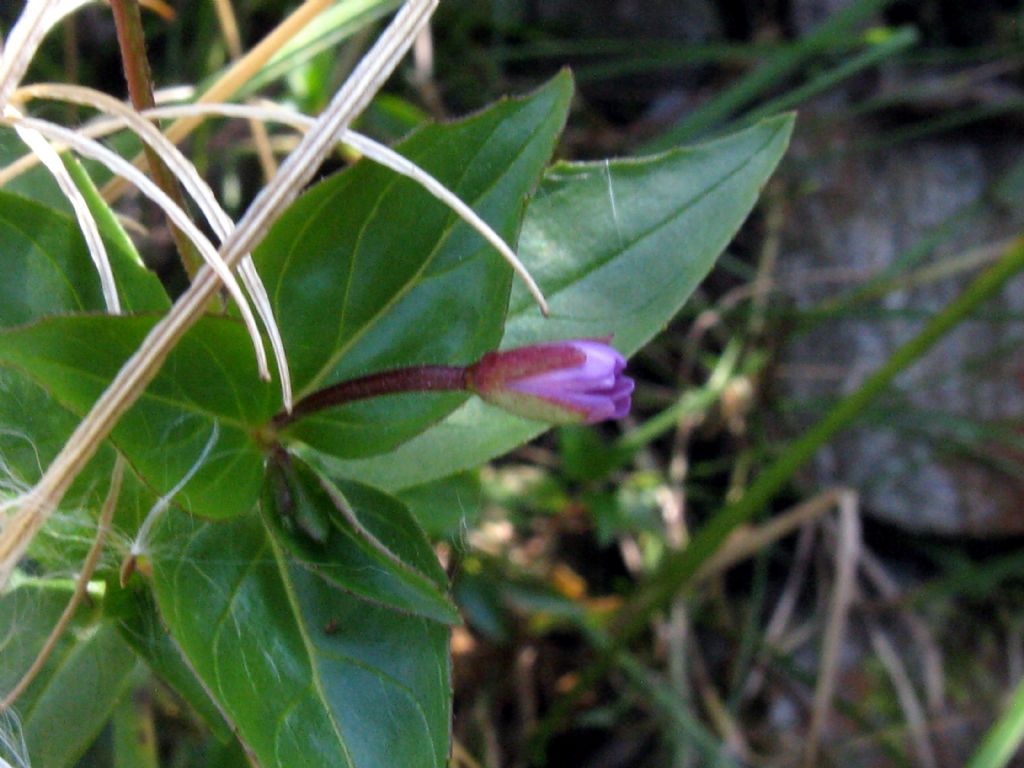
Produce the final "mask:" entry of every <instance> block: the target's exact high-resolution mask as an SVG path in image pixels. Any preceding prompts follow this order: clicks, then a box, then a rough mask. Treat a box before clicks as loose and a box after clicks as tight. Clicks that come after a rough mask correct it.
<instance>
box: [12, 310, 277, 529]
mask: <svg viewBox="0 0 1024 768" xmlns="http://www.w3.org/2000/svg"><path fill="white" fill-rule="evenodd" d="M155 322H156V321H155V318H152V317H113V316H107V315H95V316H92V315H84V316H75V317H52V318H47V319H44V320H41V321H39V322H36V323H34V324H32V325H28V326H23V327H19V328H13V329H10V330H7V331H3V332H0V366H12V367H14V368H16V369H17V370H18V371H20V372H21V373H23V374H25V375H27V376H28V377H31V379H32V380H33V381H34V382H36V383H37V384H38V385H39V387H42V388H44V389H45V390H46V392H47V393H48V394H49V395H50V397H52V398H53V400H55V401H56V402H57V404H59V406H60V407H61V408H63V409H65V410H66V411H67V412H69V413H71V414H74V415H75V416H77V417H82V416H84V415H85V414H86V413H87V412H88V411H89V409H90V408H91V407H92V405H93V403H94V402H95V401H96V399H97V398H98V397H99V395H100V394H101V393H102V391H103V389H104V388H105V387H106V386H107V384H108V383H109V382H110V380H111V379H112V378H113V377H114V376H115V374H116V373H117V371H118V370H119V369H120V368H121V366H122V364H123V363H124V362H125V361H126V360H127V359H128V358H129V357H130V355H131V354H132V353H133V352H134V351H135V349H136V348H137V347H138V346H139V344H141V343H142V340H143V339H144V338H145V335H146V333H147V332H148V331H149V330H150V329H151V328H152V326H153V324H154V323H155ZM23 389H25V391H24V392H23V396H24V397H25V398H27V399H29V400H31V401H32V402H40V401H41V399H42V398H41V396H40V392H39V390H38V388H36V389H31V388H24V387H23ZM275 398H276V391H275V390H274V389H273V387H272V386H271V385H269V384H267V383H265V382H260V381H259V380H258V378H257V373H256V366H255V362H254V359H253V355H252V348H251V346H250V343H249V340H248V337H247V336H246V334H245V331H244V329H243V328H242V326H241V325H240V324H239V323H238V322H236V321H234V320H230V319H226V318H214V317H207V318H204V319H202V320H200V322H199V323H197V324H196V326H195V327H194V328H193V329H192V330H191V331H190V332H189V333H187V334H186V335H185V336H184V337H183V338H182V340H181V342H180V343H179V344H178V345H177V346H176V347H175V349H174V350H173V351H172V352H171V353H170V355H169V356H168V358H167V361H166V362H165V363H164V365H163V367H162V369H161V371H160V373H159V374H158V376H157V377H156V378H155V379H154V381H153V382H152V383H151V384H150V386H149V387H148V388H147V390H146V391H145V393H143V395H142V396H141V397H140V398H139V400H138V402H136V404H135V405H134V406H133V407H132V408H131V409H130V410H129V411H128V412H127V413H126V414H125V415H124V416H123V417H122V418H121V420H120V421H119V422H118V424H117V426H116V427H115V428H114V431H113V432H112V434H111V440H112V442H113V443H114V445H115V446H116V447H117V448H118V449H119V450H120V451H121V452H122V453H123V454H124V455H125V457H126V458H127V459H128V460H129V462H130V463H131V464H132V465H133V467H134V468H135V469H136V471H137V472H138V474H139V475H140V476H141V477H142V478H143V479H144V480H145V481H146V483H147V484H148V485H149V486H150V487H151V488H153V489H154V490H155V491H156V492H157V493H158V494H160V495H163V494H166V493H168V492H169V491H171V490H172V489H174V488H175V487H176V485H177V484H179V483H180V482H181V481H182V480H183V479H185V478H186V476H188V475H189V474H190V473H193V472H194V474H193V476H192V477H191V479H190V480H189V481H188V482H187V483H186V485H185V486H184V488H182V489H180V491H179V493H177V494H176V495H175V499H174V500H175V501H176V502H177V503H180V504H181V505H182V506H184V507H185V508H186V509H188V510H190V511H192V512H194V513H195V514H198V515H201V516H205V517H211V518H220V517H230V516H231V515H236V514H241V513H243V512H247V511H249V510H250V509H252V507H253V505H254V503H255V501H256V499H257V497H258V495H259V488H260V484H261V482H262V477H263V454H262V451H261V450H260V448H259V446H258V445H257V444H256V442H255V441H254V440H253V437H252V435H251V432H252V429H253V427H252V425H258V424H262V423H264V422H266V421H267V419H269V418H270V416H271V415H272V413H273V411H274V408H275V405H274V402H275ZM41 418H42V419H43V424H42V426H43V427H44V428H47V427H52V426H54V424H53V423H52V422H53V420H54V419H55V418H56V417H52V418H51V417H50V416H49V415H46V416H44V417H41ZM64 421H65V422H66V421H67V420H66V419H65V420H64ZM23 426H24V425H23ZM58 426H61V425H58ZM25 432H26V437H27V438H28V440H29V441H30V442H33V441H35V440H36V439H37V437H38V436H37V435H36V434H34V433H33V432H32V431H30V430H28V429H26V430H25ZM26 460H27V459H26ZM108 476H109V475H108Z"/></svg>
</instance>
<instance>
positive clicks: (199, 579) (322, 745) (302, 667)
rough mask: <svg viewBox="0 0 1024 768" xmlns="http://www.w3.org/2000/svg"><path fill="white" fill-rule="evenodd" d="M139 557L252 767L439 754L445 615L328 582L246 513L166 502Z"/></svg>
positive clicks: (446, 686)
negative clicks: (367, 597) (148, 565)
mask: <svg viewBox="0 0 1024 768" xmlns="http://www.w3.org/2000/svg"><path fill="white" fill-rule="evenodd" d="M152 562H153V566H154V572H153V583H154V588H155V591H156V595H157V600H158V604H159V607H160V611H161V613H162V615H163V617H164V619H165V621H166V623H167V626H168V628H169V629H170V631H171V633H172V634H173V635H174V637H175V639H176V640H177V641H178V643H179V644H180V645H181V647H182V649H183V650H184V652H185V654H186V655H187V656H188V658H189V661H190V664H191V666H192V667H193V668H194V669H195V670H196V672H197V674H198V675H199V676H200V678H202V680H203V681H204V682H205V683H206V686H207V688H208V689H209V690H210V691H211V693H212V694H213V695H214V696H215V697H216V698H217V700H218V701H219V703H220V705H221V707H222V708H223V709H224V711H225V713H226V714H227V716H228V717H229V718H230V720H231V721H232V722H234V723H235V724H236V726H237V728H238V735H239V737H240V738H241V739H242V741H243V742H244V743H245V744H246V745H247V747H248V748H249V749H250V750H251V751H252V753H253V754H254V755H255V756H256V758H257V760H258V761H259V764H260V765H262V766H263V767H264V768H271V767H272V766H281V767H282V768H293V767H294V766H300V765H301V766H305V765H310V766H313V765H331V766H353V767H355V768H379V767H380V766H402V767H403V768H421V767H422V768H438V767H439V766H443V765H445V764H446V761H447V756H448V734H449V730H448V729H449V717H450V712H451V690H450V675H449V668H448V648H447V643H448V628H447V627H446V626H445V625H444V624H441V623H438V622H434V621H431V620H429V619H426V618H423V617H420V616H411V615H408V614H402V613H399V612H396V611H394V610H391V609H388V608H384V607H381V606H379V605H376V604H374V603H369V602H366V601H364V600H361V599H359V598H356V597H353V596H352V595H350V594H348V593H345V592H342V591H340V590H338V589H337V588H336V587H335V586H333V585H332V584H330V583H329V582H328V581H327V580H325V579H324V578H321V576H319V575H318V574H317V573H316V572H314V571H313V570H310V569H309V568H308V567H307V566H306V565H305V564H303V563H301V562H299V561H298V560H296V559H295V558H293V557H292V556H291V555H290V554H289V553H288V552H287V551H285V549H284V548H283V547H282V546H281V545H280V544H279V543H277V542H276V540H275V537H274V536H273V535H271V534H270V533H269V532H268V531H267V530H266V528H265V527H264V523H263V521H262V520H261V518H260V517H259V516H255V515H246V516H243V517H239V518H235V519H233V520H230V521H226V522H219V523H204V522H201V521H197V520H196V519H195V518H191V517H189V516H187V515H185V514H183V513H181V512H179V511H177V510H169V511H168V513H167V516H166V517H165V518H164V519H163V522H162V524H161V525H160V528H159V530H158V533H157V537H156V540H155V543H154V547H153V558H152Z"/></svg>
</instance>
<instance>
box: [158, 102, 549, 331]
mask: <svg viewBox="0 0 1024 768" xmlns="http://www.w3.org/2000/svg"><path fill="white" fill-rule="evenodd" d="M145 114H146V115H147V116H150V117H169V116H175V115H186V114H187V115H223V116H234V117H247V118H250V119H259V120H267V121H274V122H281V123H285V124H287V125H291V126H292V127H294V128H297V129H298V130H301V131H305V130H309V128H310V127H311V126H312V125H313V120H312V118H310V117H307V116H306V115H303V114H300V113H297V112H294V111H292V110H289V109H283V108H281V107H270V106H259V107H256V106H249V105H242V104H194V105H182V106H178V107H161V108H157V109H153V110H148V111H147V112H146V113H145ZM337 140H338V141H339V142H340V143H342V144H345V145H347V146H349V147H351V148H352V149H354V150H356V151H357V152H359V153H360V154H361V155H364V156H366V157H367V158H369V159H370V160H372V161H373V162H375V163H378V164H380V165H383V166H384V167H386V168H389V169H391V170H392V171H394V172H395V173H399V174H401V175H403V176H405V177H407V178H410V179H412V180H413V181H415V182H416V183H417V184H419V185H420V186H421V187H423V188H424V189H425V190H426V191H427V192H429V193H430V194H431V195H433V196H434V197H435V198H437V199H438V200H440V201H441V202H442V203H444V204H445V205H447V206H448V207H449V208H451V209H452V210H453V211H454V212H455V213H457V214H458V215H459V216H460V217H461V218H462V219H463V221H465V222H466V223H467V224H469V225H470V226H471V227H473V229H475V230H476V231H477V232H478V233H479V234H480V235H481V237H483V238H484V239H485V240H486V241H487V242H488V243H490V244H491V245H492V246H494V248H495V250H497V251H498V253H500V254H501V256H502V258H504V259H505V261H506V262H508V265H509V266H510V267H512V271H513V272H515V273H516V275H517V276H518V277H519V279H520V280H522V281H523V284H524V285H525V286H526V288H527V290H528V291H529V292H530V295H532V296H533V298H534V300H535V301H536V302H537V305H538V306H539V307H540V310H541V312H542V313H543V314H545V315H547V314H548V304H547V301H546V300H545V299H544V294H543V292H542V291H541V289H540V286H539V285H537V281H536V280H534V279H533V276H532V275H531V274H530V272H529V270H528V269H527V268H526V266H525V265H524V264H523V263H522V261H520V259H519V257H518V256H517V255H516V253H515V251H513V250H512V248H511V246H509V245H508V243H506V242H505V241H504V240H503V239H502V237H501V235H499V234H498V233H497V232H495V231H494V229H493V228H491V226H490V225H489V224H488V223H487V222H486V221H484V220H483V219H482V218H480V216H479V215H478V214H477V213H476V211H474V210H473V209H472V208H470V207H469V206H468V205H466V203H464V202H463V201H462V200H461V199H460V198H459V196H458V195H456V194H455V193H454V192H452V191H451V190H449V189H448V188H447V187H446V186H445V185H444V184H442V183H441V182H440V181H438V180H437V179H436V178H434V177H433V176H431V175H430V174H429V173H427V172H426V171H424V170H423V169H422V168H420V167H419V166H418V165H416V164H415V163H413V162H412V161H411V160H409V159H407V158H405V157H403V156H402V155H400V154H398V153H397V152H395V151H394V150H393V149H391V148H389V147H387V146H385V145H383V144H381V143H379V142H376V141H374V140H373V139H371V138H370V137H368V136H364V135H362V134H360V133H356V132H355V131H351V130H346V131H344V132H343V133H341V134H340V135H339V136H338V139H337Z"/></svg>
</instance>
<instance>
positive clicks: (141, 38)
mask: <svg viewBox="0 0 1024 768" xmlns="http://www.w3.org/2000/svg"><path fill="white" fill-rule="evenodd" d="M110 7H111V9H112V10H113V12H114V25H115V26H116V27H117V44H118V47H119V48H120V49H121V62H122V66H123V67H124V77H125V80H126V81H127V82H128V96H129V98H130V99H131V102H132V106H133V107H135V109H136V110H138V111H139V112H141V111H143V110H146V109H151V108H153V107H154V106H156V102H155V100H154V99H153V78H152V74H151V72H150V69H149V59H148V58H147V56H146V37H145V34H144V32H143V30H142V15H141V13H140V12H139V3H138V0H110ZM143 150H144V152H145V154H146V161H147V163H148V164H149V172H150V174H151V175H152V176H153V180H154V181H155V182H156V184H157V186H158V187H160V189H161V190H163V191H164V192H165V193H166V194H167V196H168V197H170V198H171V200H173V201H174V203H175V204H176V205H177V206H178V207H179V208H181V209H182V210H187V209H186V208H185V197H184V195H183V194H182V192H181V187H180V186H179V185H178V180H177V179H176V178H175V176H174V174H173V173H171V171H170V169H169V168H168V167H167V166H166V165H165V164H164V161H163V160H162V159H161V158H160V155H159V154H157V152H156V150H154V149H153V148H152V147H151V146H149V144H147V143H145V142H143ZM167 226H168V227H169V228H170V230H171V236H172V237H173V238H174V243H175V245H176V246H177V249H178V255H179V256H180V258H181V263H182V265H183V266H184V267H185V271H186V272H187V273H188V276H189V277H190V278H191V277H194V276H195V274H196V272H197V271H198V269H199V267H200V266H201V265H202V260H201V259H200V257H199V254H198V252H197V251H196V247H195V245H194V244H193V243H192V241H191V240H189V239H188V237H186V236H185V233H184V232H182V231H181V230H180V229H178V227H176V226H175V225H174V224H173V223H172V222H171V221H170V220H168V221H167Z"/></svg>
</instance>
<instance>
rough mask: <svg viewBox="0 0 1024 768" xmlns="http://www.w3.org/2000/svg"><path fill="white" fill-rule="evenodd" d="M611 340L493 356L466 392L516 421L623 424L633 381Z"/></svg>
mask: <svg viewBox="0 0 1024 768" xmlns="http://www.w3.org/2000/svg"><path fill="white" fill-rule="evenodd" d="M607 342H608V340H607V339H577V340H569V341H556V342H551V343H547V344H534V345H531V346H528V347H520V348H518V349H509V350H505V351H503V352H490V353H488V354H486V355H484V356H483V357H482V358H481V359H480V361H479V362H477V363H476V364H475V365H472V366H470V367H469V369H468V370H467V372H466V385H467V389H469V390H470V391H472V392H475V393H476V394H477V395H478V396H479V397H480V398H482V399H483V400H485V401H486V402H488V403H491V404H492V405H496V406H498V407H500V408H504V409H505V410H507V411H510V412H511V413H514V414H516V415H517V416H522V417H524V418H527V419H534V420H537V421H547V422H550V423H553V424H572V423H579V422H585V423H587V424H593V423H595V422H598V421H604V420H605V419H621V418H622V417H623V416H625V415H626V414H627V413H629V408H630V395H631V394H632V392H633V386H634V384H633V380H632V379H631V378H629V377H628V376H625V375H623V370H624V369H625V367H626V360H625V358H623V357H622V355H620V354H619V353H618V352H616V351H615V349H613V348H612V347H611V346H610V345H609V344H608V343H607Z"/></svg>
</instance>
